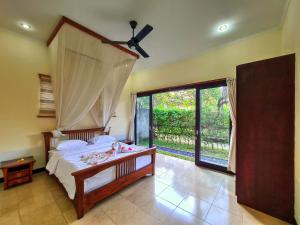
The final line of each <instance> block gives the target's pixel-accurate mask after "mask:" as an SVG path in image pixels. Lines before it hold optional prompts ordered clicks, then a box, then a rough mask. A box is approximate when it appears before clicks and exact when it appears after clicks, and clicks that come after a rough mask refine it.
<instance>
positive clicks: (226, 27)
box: [218, 24, 229, 32]
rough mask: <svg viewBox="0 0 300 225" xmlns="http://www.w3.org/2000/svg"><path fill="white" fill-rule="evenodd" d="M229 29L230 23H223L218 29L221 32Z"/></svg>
mask: <svg viewBox="0 0 300 225" xmlns="http://www.w3.org/2000/svg"><path fill="white" fill-rule="evenodd" d="M228 29H229V25H228V24H222V25H220V26H219V27H218V31H219V32H226V31H227V30H228Z"/></svg>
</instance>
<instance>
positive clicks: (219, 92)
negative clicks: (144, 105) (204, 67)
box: [153, 87, 230, 144]
mask: <svg viewBox="0 0 300 225" xmlns="http://www.w3.org/2000/svg"><path fill="white" fill-rule="evenodd" d="M226 91H227V89H226V87H225V88H223V87H217V88H209V89H204V90H201V101H200V106H201V118H200V121H201V123H200V124H201V139H202V141H203V142H204V143H206V144H209V143H210V142H215V143H224V144H225V143H228V140H229V123H230V120H229V107H228V104H227V96H226ZM153 102H154V110H153V125H154V134H155V135H156V136H157V137H158V138H160V139H162V140H166V141H168V140H170V141H173V142H175V143H176V142H178V141H179V143H182V142H183V143H186V142H187V143H190V142H191V143H192V142H193V141H194V132H195V114H196V112H195V90H183V91H173V92H167V93H161V94H156V95H154V96H153ZM179 136H180V138H179Z"/></svg>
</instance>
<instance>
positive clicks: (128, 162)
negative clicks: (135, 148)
mask: <svg viewBox="0 0 300 225" xmlns="http://www.w3.org/2000/svg"><path fill="white" fill-rule="evenodd" d="M155 154H156V148H150V149H148V150H146V151H143V152H140V153H137V154H133V155H129V156H126V157H124V158H120V159H117V160H113V161H110V162H107V163H104V164H101V165H97V166H93V167H89V168H86V169H83V170H79V171H76V172H74V173H72V176H74V179H75V184H76V197H75V207H76V212H77V218H78V219H79V218H81V217H83V215H84V213H85V212H87V211H88V210H89V209H90V208H91V207H92V206H93V205H95V204H96V203H97V202H99V201H101V200H102V199H104V198H106V197H108V196H110V195H112V194H113V193H115V192H118V191H120V190H122V189H123V188H125V187H126V186H128V185H130V184H132V183H134V182H135V181H137V180H138V179H140V178H142V177H144V176H146V175H148V174H152V175H154V173H155ZM146 155H150V156H151V163H150V164H149V165H146V166H144V167H142V168H140V169H138V170H137V169H136V158H138V157H141V156H146ZM112 166H115V167H116V179H115V180H114V181H112V182H110V183H109V184H106V185H104V186H102V187H100V188H98V189H95V190H93V191H91V192H88V193H84V181H85V179H87V178H90V177H92V176H94V175H96V174H97V173H99V172H101V171H103V170H105V169H107V168H109V167H112Z"/></svg>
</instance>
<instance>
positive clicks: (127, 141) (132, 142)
mask: <svg viewBox="0 0 300 225" xmlns="http://www.w3.org/2000/svg"><path fill="white" fill-rule="evenodd" d="M120 142H123V143H125V144H127V145H132V144H134V141H131V140H127V139H126V140H122V141H120Z"/></svg>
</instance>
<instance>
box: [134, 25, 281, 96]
mask: <svg viewBox="0 0 300 225" xmlns="http://www.w3.org/2000/svg"><path fill="white" fill-rule="evenodd" d="M280 46H281V31H280V30H279V29H274V30H270V31H266V32H264V33H259V34H256V35H253V36H250V37H247V38H244V39H241V40H238V41H235V42H232V43H229V44H226V45H224V46H221V47H218V48H215V49H211V50H209V51H206V52H204V53H202V54H199V55H198V56H196V57H193V58H190V59H187V60H183V61H179V62H176V63H174V64H169V65H165V66H162V67H160V68H156V69H152V70H147V71H143V72H139V73H136V74H134V77H133V90H134V91H136V92H138V91H145V90H151V89H155V88H161V87H169V86H174V85H181V84H188V83H193V82H200V81H207V80H213V79H218V78H224V77H229V76H230V77H234V76H235V68H236V65H239V64H242V63H247V62H251V61H255V60H260V59H265V58H270V57H274V56H278V55H280V53H281V48H280Z"/></svg>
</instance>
